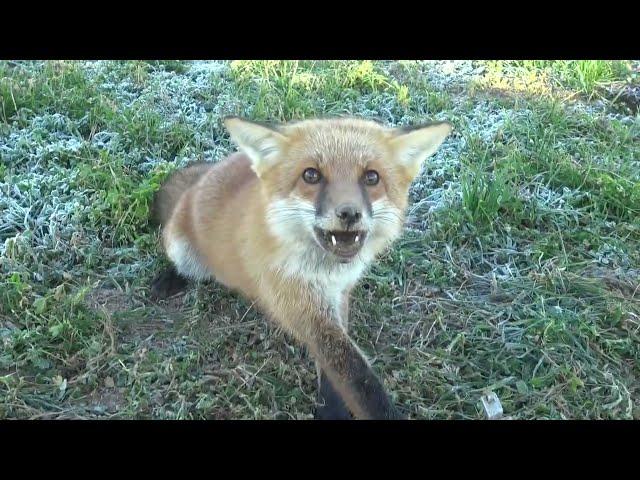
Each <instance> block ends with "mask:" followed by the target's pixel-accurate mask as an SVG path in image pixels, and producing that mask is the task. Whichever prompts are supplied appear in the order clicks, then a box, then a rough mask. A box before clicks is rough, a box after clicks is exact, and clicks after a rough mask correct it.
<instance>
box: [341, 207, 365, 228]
mask: <svg viewBox="0 0 640 480" xmlns="http://www.w3.org/2000/svg"><path fill="white" fill-rule="evenodd" d="M335 214H336V217H338V221H339V222H340V224H341V226H342V227H343V228H344V229H345V230H349V229H350V228H351V227H353V226H354V225H356V224H357V223H358V222H359V221H360V219H361V218H362V209H361V208H360V207H359V206H358V205H356V204H354V203H343V204H340V205H338V206H337V207H336V209H335Z"/></svg>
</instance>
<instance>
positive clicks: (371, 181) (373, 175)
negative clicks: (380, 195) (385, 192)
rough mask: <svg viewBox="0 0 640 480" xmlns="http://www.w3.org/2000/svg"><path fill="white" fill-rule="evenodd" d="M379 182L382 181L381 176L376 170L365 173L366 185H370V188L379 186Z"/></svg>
mask: <svg viewBox="0 0 640 480" xmlns="http://www.w3.org/2000/svg"><path fill="white" fill-rule="evenodd" d="M379 181H380V175H378V172H376V171H375V170H368V171H366V172H365V174H364V184H365V185H369V186H373V185H377V184H378V182H379Z"/></svg>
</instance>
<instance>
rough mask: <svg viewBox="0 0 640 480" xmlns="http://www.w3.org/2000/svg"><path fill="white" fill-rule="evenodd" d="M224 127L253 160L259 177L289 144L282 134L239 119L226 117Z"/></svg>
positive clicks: (252, 162)
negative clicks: (286, 144)
mask: <svg viewBox="0 0 640 480" xmlns="http://www.w3.org/2000/svg"><path fill="white" fill-rule="evenodd" d="M224 126H225V127H226V129H227V130H228V131H229V134H230V135H231V139H232V140H233V141H234V142H235V143H236V144H237V145H238V147H240V149H241V150H242V151H243V152H244V153H246V154H247V156H248V157H249V158H250V159H251V164H252V165H251V168H253V170H254V171H255V172H256V174H257V175H258V176H260V175H261V174H262V173H263V172H264V171H266V170H267V169H268V168H269V167H271V166H273V164H274V163H275V160H276V158H277V156H278V153H280V151H281V149H282V147H283V146H284V145H285V143H286V142H287V139H286V137H285V136H284V135H282V134H281V133H280V132H278V131H276V130H274V129H272V128H269V127H266V126H264V125H260V124H258V123H254V122H251V121H248V120H243V119H241V118H239V117H226V118H225V119H224Z"/></svg>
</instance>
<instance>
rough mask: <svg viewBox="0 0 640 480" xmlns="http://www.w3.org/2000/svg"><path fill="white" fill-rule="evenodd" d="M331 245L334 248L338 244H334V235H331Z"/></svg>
mask: <svg viewBox="0 0 640 480" xmlns="http://www.w3.org/2000/svg"><path fill="white" fill-rule="evenodd" d="M331 243H333V246H334V247H335V246H336V244H337V243H338V242H336V237H335V235H331Z"/></svg>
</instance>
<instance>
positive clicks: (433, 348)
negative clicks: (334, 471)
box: [0, 61, 640, 419]
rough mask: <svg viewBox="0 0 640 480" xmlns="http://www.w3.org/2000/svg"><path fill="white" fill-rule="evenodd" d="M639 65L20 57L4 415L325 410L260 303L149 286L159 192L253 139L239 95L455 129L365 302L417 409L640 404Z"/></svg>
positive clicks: (252, 103) (3, 303)
mask: <svg viewBox="0 0 640 480" xmlns="http://www.w3.org/2000/svg"><path fill="white" fill-rule="evenodd" d="M638 65H639V64H638V62H593V61H589V62H548V61H535V62H533V61H532V62H522V61H518V62H506V61H505V62H471V61H458V62H448V61H434V62H368V61H364V62H356V61H349V62H279V61H274V62H271V61H261V62H244V61H243V62H166V61H163V62H100V61H97V62H96V61H93V62H2V63H0V342H1V344H0V345H1V346H0V417H11V418H15V417H18V418H96V417H97V418H258V419H270V418H284V419H286V418H310V417H311V414H312V412H313V400H314V397H315V370H314V368H313V364H312V361H311V360H310V359H309V358H308V356H307V354H306V353H305V352H304V350H303V349H301V348H300V347H299V346H298V345H297V344H296V343H294V342H293V341H292V340H291V339H290V338H289V337H287V336H286V335H284V334H283V333H282V332H280V331H278V330H276V329H274V328H273V327H271V326H270V325H269V324H267V323H266V321H265V320H264V318H263V316H262V315H261V314H260V312H258V311H256V310H255V309H254V308H252V306H251V305H250V304H248V303H247V302H245V301H243V300H242V299H241V298H239V297H237V296H236V295H234V294H231V293H229V292H227V291H226V290H225V289H224V288H222V287H219V286H217V285H215V284H202V285H198V286H196V287H194V288H192V289H191V290H190V291H189V292H188V293H186V294H185V295H184V296H182V297H177V298H174V299H171V300H169V301H167V302H162V303H154V302H151V301H150V300H149V299H148V293H149V288H148V287H149V283H150V281H151V279H152V278H153V277H154V275H155V274H156V273H157V272H158V271H159V270H160V269H161V268H162V266H163V265H165V262H166V260H164V259H163V258H162V256H161V255H159V249H158V234H157V231H155V230H154V229H153V228H152V227H150V226H149V225H148V223H147V216H148V208H149V201H150V199H151V197H152V195H153V192H154V191H155V190H156V189H157V188H158V187H159V185H160V184H161V182H162V180H163V179H164V178H165V177H166V175H167V174H168V173H169V172H170V171H172V170H173V169H175V168H177V167H180V166H184V165H186V164H188V163H189V162H192V161H196V160H202V159H209V160H211V161H217V160H219V159H220V158H222V157H223V156H224V155H226V154H227V153H229V151H230V150H231V149H232V146H231V144H230V141H229V138H228V136H227V134H226V133H225V131H224V129H223V128H222V124H221V121H220V120H221V117H222V116H223V115H231V114H235V115H243V116H248V117H251V118H254V119H258V120H265V119H268V120H290V119H294V118H303V117H309V116H316V115H318V116H319V115H334V114H340V115H342V114H354V115H363V116H366V117H374V118H377V119H380V120H383V121H385V122H388V123H390V124H415V123H419V122H421V121H425V120H432V119H448V120H449V121H451V122H452V123H453V124H454V125H455V126H456V130H455V134H454V135H453V136H452V137H451V138H450V139H449V140H448V141H447V142H446V143H445V144H444V145H443V147H442V149H441V150H440V151H439V152H438V153H437V154H436V155H435V156H434V158H433V159H432V161H431V162H429V164H428V165H427V166H426V167H425V169H424V171H423V173H422V175H421V176H420V178H419V179H418V180H417V181H416V183H415V184H414V186H413V188H412V191H411V201H412V205H411V212H410V213H411V215H410V218H409V220H408V222H407V231H406V233H405V235H404V236H403V238H402V239H401V241H399V242H398V243H397V244H396V245H395V247H394V248H393V249H392V250H390V251H389V252H387V253H386V254H385V255H384V257H383V258H382V259H381V261H380V262H379V263H378V264H377V265H376V266H375V267H374V268H372V270H371V271H370V272H369V273H368V274H367V276H366V278H365V279H364V280H363V282H361V284H360V285H359V287H358V288H357V291H356V294H355V298H354V300H353V306H352V316H353V321H352V325H353V331H352V333H353V336H354V337H355V339H356V341H357V343H358V344H359V345H360V346H361V347H362V349H363V350H364V351H365V352H366V353H367V354H368V355H369V357H370V358H371V359H372V362H373V365H374V368H375V369H376V370H377V371H378V372H379V373H380V375H381V377H382V378H383V379H384V381H385V383H386V384H387V386H388V387H389V390H390V391H391V392H392V393H393V395H394V397H395V401H396V402H397V404H398V405H399V406H400V408H402V409H403V410H404V411H406V412H407V413H408V414H409V415H410V416H411V417H412V418H423V419H424V418H426V419H428V418H483V416H484V414H483V411H482V406H481V403H480V396H481V395H482V394H483V393H484V392H486V391H494V392H495V393H496V394H497V395H498V397H499V398H500V400H501V402H502V404H503V407H504V411H505V415H507V416H509V417H511V418H519V419H531V418H619V419H622V418H636V419H637V418H640V367H639V366H638V365H639V358H638V357H639V351H640V348H639V343H638V341H639V339H640V117H639V116H638V113H637V112H638V104H637V103H634V98H640V95H637V93H638V92H639V91H640V80H639V78H638V77H639V75H638ZM636 95H637V96H636ZM623 100H624V101H623Z"/></svg>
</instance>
